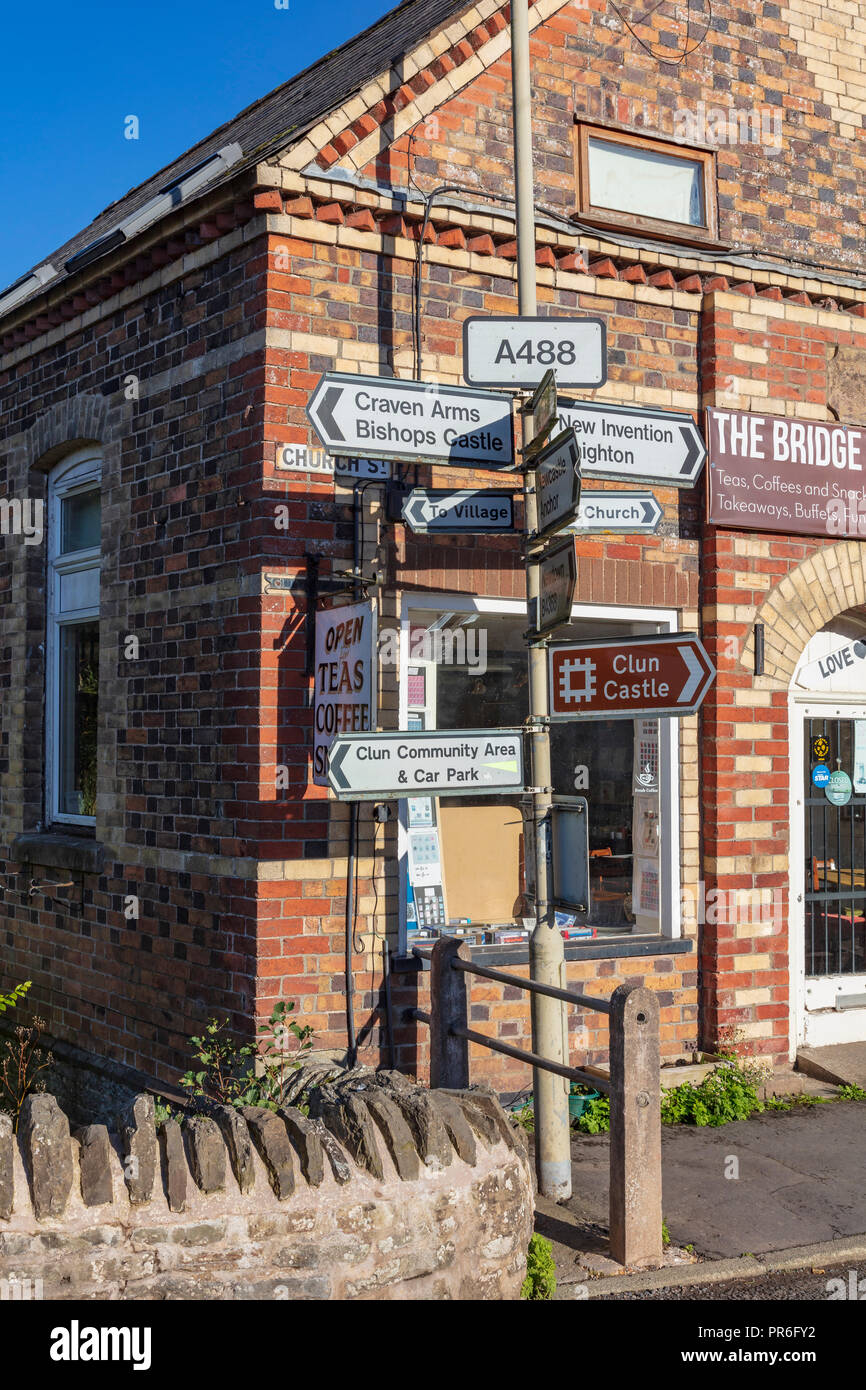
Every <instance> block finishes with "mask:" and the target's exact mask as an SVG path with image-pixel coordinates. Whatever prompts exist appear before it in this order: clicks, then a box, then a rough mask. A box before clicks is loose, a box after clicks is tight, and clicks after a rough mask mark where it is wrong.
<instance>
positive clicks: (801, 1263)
mask: <svg viewBox="0 0 866 1390" xmlns="http://www.w3.org/2000/svg"><path fill="white" fill-rule="evenodd" d="M864 1141H866V1104H864V1103H862V1102H858V1101H835V1102H834V1103H833V1104H829V1105H815V1106H809V1107H805V1106H804V1107H799V1108H797V1109H794V1110H790V1111H781V1112H769V1113H764V1114H762V1115H756V1116H755V1117H754V1118H752V1119H750V1120H739V1121H736V1122H735V1123H733V1124H728V1125H722V1126H720V1127H718V1128H714V1129H711V1128H697V1127H696V1126H692V1125H670V1126H668V1125H663V1126H662V1184H663V1202H662V1207H663V1212H664V1218H665V1220H666V1222H667V1225H668V1229H669V1231H670V1236H671V1245H670V1246H669V1247H668V1249H667V1250H666V1252H665V1266H664V1267H663V1268H661V1269H659V1270H657V1271H649V1272H647V1271H641V1272H639V1273H637V1272H636V1273H633V1274H628V1273H626V1274H625V1275H624V1274H623V1271H622V1269H621V1267H620V1266H619V1265H616V1264H614V1263H613V1261H611V1260H610V1258H609V1257H608V1254H607V1220H608V1161H609V1148H608V1136H607V1135H582V1134H577V1135H575V1136H574V1139H573V1143H572V1163H573V1193H574V1195H573V1196H572V1198H571V1199H570V1201H568V1202H567V1203H564V1204H561V1205H559V1204H556V1203H553V1202H548V1201H546V1200H545V1199H544V1198H542V1197H539V1198H538V1199H537V1203H536V1208H537V1220H536V1230H538V1231H539V1232H540V1233H541V1234H542V1235H545V1236H546V1237H547V1238H548V1239H549V1240H551V1241H552V1242H553V1246H554V1251H553V1254H554V1259H555V1261H556V1266H557V1281H558V1284H559V1285H560V1287H561V1295H560V1296H562V1297H566V1298H567V1297H569V1296H572V1297H574V1296H578V1295H575V1294H574V1293H573V1294H571V1295H569V1294H568V1292H567V1288H568V1286H569V1285H582V1286H588V1287H590V1288H591V1289H592V1288H594V1287H595V1281H599V1282H600V1283H601V1284H603V1285H604V1287H605V1289H606V1290H607V1293H606V1294H602V1293H601V1290H600V1289H599V1292H598V1295H597V1296H609V1295H610V1294H612V1293H613V1292H614V1291H615V1287H616V1286H618V1285H619V1283H620V1281H622V1280H623V1278H624V1279H625V1280H626V1283H625V1284H624V1285H623V1288H632V1289H634V1288H637V1287H638V1286H639V1285H642V1286H645V1287H653V1286H655V1287H657V1288H662V1287H665V1286H672V1285H676V1284H677V1282H678V1281H679V1283H680V1284H681V1285H683V1286H686V1285H687V1284H690V1283H705V1282H707V1281H708V1280H716V1281H718V1280H721V1279H725V1278H727V1279H734V1278H739V1277H745V1278H747V1279H748V1278H750V1277H751V1276H752V1275H754V1274H766V1272H767V1271H768V1270H769V1269H771V1268H775V1267H776V1266H778V1267H780V1268H787V1267H789V1263H788V1262H790V1261H791V1260H793V1261H794V1263H793V1264H792V1265H790V1267H792V1268H808V1267H809V1266H810V1264H811V1263H814V1264H816V1267H817V1266H823V1265H827V1264H833V1263H835V1262H838V1261H839V1260H845V1259H851V1260H855V1259H860V1261H861V1265H862V1266H863V1274H864V1275H866V1234H864V1233H866V1183H864V1176H866V1172H864V1170H866V1142H864ZM687 1246H689V1247H692V1248H691V1249H686V1247H687ZM858 1252H859V1253H858ZM852 1267H853V1266H852ZM646 1280H649V1284H646V1282H645V1281H646ZM653 1281H655V1285H653ZM579 1296H581V1297H586V1296H587V1295H586V1294H585V1293H581V1294H580V1295H579ZM590 1296H596V1295H595V1294H591V1295H590Z"/></svg>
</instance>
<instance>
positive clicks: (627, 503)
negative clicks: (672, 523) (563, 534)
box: [571, 491, 664, 535]
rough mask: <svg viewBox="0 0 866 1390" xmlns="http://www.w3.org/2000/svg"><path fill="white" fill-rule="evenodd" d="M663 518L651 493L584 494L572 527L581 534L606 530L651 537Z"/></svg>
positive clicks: (600, 532)
mask: <svg viewBox="0 0 866 1390" xmlns="http://www.w3.org/2000/svg"><path fill="white" fill-rule="evenodd" d="M663 516H664V512H663V511H662V509H661V507H660V506H659V503H658V502H657V500H656V498H655V496H654V494H653V493H651V492H601V491H599V492H584V493H583V495H582V497H581V499H580V506H579V507H578V509H577V516H576V517H575V519H574V521H573V522H572V523H571V528H572V530H573V531H579V532H580V533H581V534H582V535H587V534H589V535H592V534H598V535H601V534H603V533H604V532H606V531H628V532H629V533H632V534H634V533H642V534H644V535H652V533H653V532H654V531H657V530H658V528H659V523H660V522H661V519H662V517H663Z"/></svg>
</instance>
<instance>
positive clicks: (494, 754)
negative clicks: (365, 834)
mask: <svg viewBox="0 0 866 1390" xmlns="http://www.w3.org/2000/svg"><path fill="white" fill-rule="evenodd" d="M328 779H329V781H330V784H331V787H332V789H333V790H334V792H335V793H336V795H337V796H338V797H339V799H340V800H341V801H376V800H379V799H381V798H382V797H391V796H398V797H403V796H479V795H480V796H483V795H484V794H485V793H486V794H488V795H490V796H502V795H506V794H508V793H509V792H522V791H523V731H522V730H521V729H448V730H429V731H428V730H424V731H421V732H416V733H384V734H339V735H338V736H337V738H336V739H335V740H334V742H333V744H332V746H331V755H330V758H329V761H328Z"/></svg>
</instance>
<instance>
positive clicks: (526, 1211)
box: [0, 1073, 533, 1300]
mask: <svg viewBox="0 0 866 1390" xmlns="http://www.w3.org/2000/svg"><path fill="white" fill-rule="evenodd" d="M316 1094H317V1097H318V1103H317V1105H316V1106H315V1107H314V1108H315V1110H316V1116H315V1118H311V1119H307V1118H305V1117H304V1116H303V1115H302V1114H301V1113H300V1111H298V1110H296V1109H293V1108H291V1107H288V1108H286V1109H285V1110H282V1111H280V1112H278V1113H275V1112H273V1111H269V1110H263V1109H253V1108H248V1109H245V1110H244V1111H242V1112H241V1111H237V1110H233V1109H230V1108H228V1107H222V1108H214V1110H213V1111H212V1113H211V1114H210V1115H209V1116H193V1117H190V1118H188V1119H187V1120H186V1122H185V1123H184V1124H183V1126H181V1125H179V1124H178V1123H177V1122H176V1121H174V1120H169V1121H168V1122H166V1123H163V1124H161V1125H159V1126H158V1127H157V1126H156V1124H155V1123H154V1110H153V1101H152V1099H151V1098H150V1097H149V1096H145V1095H141V1096H138V1097H137V1098H136V1100H135V1101H134V1102H133V1104H132V1106H131V1107H130V1108H129V1110H128V1111H127V1112H126V1113H125V1114H123V1115H122V1116H120V1117H119V1119H118V1127H117V1132H115V1133H110V1132H109V1131H108V1130H107V1129H106V1128H105V1127H104V1126H102V1125H89V1126H87V1127H86V1128H84V1129H82V1130H78V1131H77V1132H75V1133H74V1134H70V1128H69V1122H68V1120H67V1118H66V1116H65V1114H64V1113H63V1111H62V1110H61V1109H60V1107H59V1106H58V1104H57V1102H56V1100H55V1099H54V1097H53V1096H49V1095H39V1096H31V1097H29V1098H28V1099H27V1101H26V1102H25V1105H24V1109H23V1111H22V1115H21V1121H20V1124H19V1131H18V1134H17V1136H16V1135H13V1133H12V1125H11V1121H10V1119H9V1117H8V1116H5V1115H2V1114H0V1296H3V1297H12V1298H14V1297H16V1296H21V1294H22V1292H23V1293H24V1296H25V1297H26V1296H28V1294H29V1296H31V1297H32V1296H33V1295H34V1294H35V1296H37V1297H43V1298H46V1299H76V1298H91V1299H178V1298H180V1299H238V1298H240V1299H266V1298H273V1299H286V1300H288V1299H303V1300H311V1299H334V1300H342V1299H356V1298H360V1299H370V1298H375V1299H393V1298H396V1299H452V1298H461V1299H474V1298H495V1299H503V1298H504V1299H510V1298H517V1297H518V1296H519V1292H520V1285H521V1282H522V1280H523V1277H524V1275H525V1272H526V1248H527V1245H528V1242H529V1237H530V1234H531V1231H532V1213H533V1200H532V1177H531V1173H530V1169H529V1164H528V1162H527V1157H526V1150H525V1144H524V1142H523V1134H522V1132H521V1131H520V1130H515V1129H514V1128H513V1127H512V1125H511V1124H510V1122H509V1121H508V1120H507V1118H506V1116H505V1113H504V1112H503V1110H502V1108H501V1106H500V1105H499V1103H498V1101H497V1100H495V1099H494V1097H493V1096H492V1095H491V1094H489V1093H488V1092H486V1091H482V1090H471V1091H465V1092H460V1093H458V1092H445V1091H438V1092H434V1091H424V1090H422V1089H421V1088H418V1087H414V1086H411V1085H410V1084H409V1083H407V1082H406V1081H405V1080H404V1079H403V1078H402V1077H399V1076H396V1075H390V1074H387V1073H379V1074H378V1075H376V1076H373V1075H370V1074H363V1075H361V1076H357V1077H355V1078H348V1079H347V1080H345V1081H343V1082H342V1083H341V1084H340V1085H339V1086H337V1087H332V1088H322V1090H321V1091H320V1092H318V1093H316ZM4 1281H5V1282H4ZM27 1281H29V1289H28V1282H27Z"/></svg>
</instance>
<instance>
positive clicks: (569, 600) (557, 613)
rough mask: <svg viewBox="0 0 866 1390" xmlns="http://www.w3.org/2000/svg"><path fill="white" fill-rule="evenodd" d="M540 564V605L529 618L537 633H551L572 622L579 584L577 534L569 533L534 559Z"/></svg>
mask: <svg viewBox="0 0 866 1390" xmlns="http://www.w3.org/2000/svg"><path fill="white" fill-rule="evenodd" d="M535 563H537V565H538V572H539V573H538V605H537V611H536V612H535V613H532V612H530V615H529V620H530V623H531V624H532V628H533V631H534V633H535V634H536V635H538V634H540V633H544V632H550V630H551V629H552V628H555V627H560V626H561V624H562V623H567V622H570V621H571V609H572V605H573V603H574V589H575V585H576V584H577V559H576V557H575V553H574V536H573V535H571V534H570V533H569V534H568V535H567V536H566V537H565V539H564V540H562V541H560V542H559V544H558V545H553V546H551V547H550V548H549V550H548V551H547V552H546V553H545V554H543V555H541V556H540V557H539V558H538V560H537V561H536V562H535Z"/></svg>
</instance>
